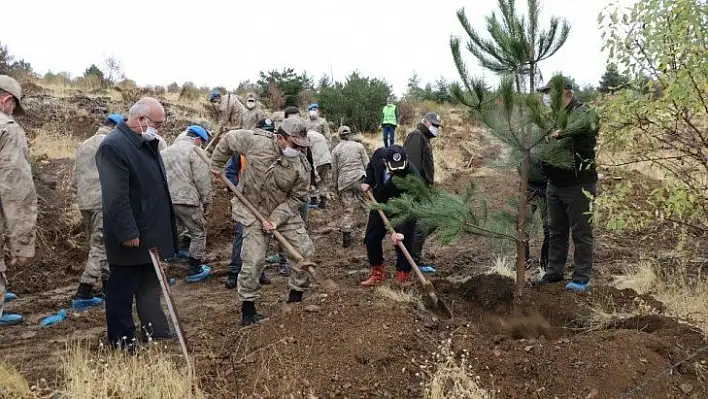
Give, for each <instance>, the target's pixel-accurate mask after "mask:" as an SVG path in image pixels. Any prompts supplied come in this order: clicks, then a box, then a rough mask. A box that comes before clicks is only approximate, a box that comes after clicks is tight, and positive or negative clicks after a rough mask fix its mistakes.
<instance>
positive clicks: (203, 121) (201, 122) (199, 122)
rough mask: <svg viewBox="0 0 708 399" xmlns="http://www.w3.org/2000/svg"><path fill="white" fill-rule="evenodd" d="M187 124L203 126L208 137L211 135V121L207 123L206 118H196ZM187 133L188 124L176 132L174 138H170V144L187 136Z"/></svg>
mask: <svg viewBox="0 0 708 399" xmlns="http://www.w3.org/2000/svg"><path fill="white" fill-rule="evenodd" d="M189 125H190V126H192V125H199V126H201V127H202V128H204V129H205V130H206V132H207V134H208V135H209V137H211V123H209V121H208V120H206V119H197V120H195V121H192V122H190V124H189ZM187 133H189V126H187V128H186V129H184V130H183V131H182V133H180V134H178V135H177V137H175V139H174V140H172V144H171V145H175V143H177V142H178V141H181V140H182V139H183V138H185V137H187ZM160 151H162V150H160Z"/></svg>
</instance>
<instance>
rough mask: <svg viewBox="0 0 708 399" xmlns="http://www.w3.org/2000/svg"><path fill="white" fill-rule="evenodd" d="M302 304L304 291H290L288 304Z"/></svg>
mask: <svg viewBox="0 0 708 399" xmlns="http://www.w3.org/2000/svg"><path fill="white" fill-rule="evenodd" d="M294 302H295V303H296V302H302V291H297V290H290V292H289V293H288V300H287V303H294Z"/></svg>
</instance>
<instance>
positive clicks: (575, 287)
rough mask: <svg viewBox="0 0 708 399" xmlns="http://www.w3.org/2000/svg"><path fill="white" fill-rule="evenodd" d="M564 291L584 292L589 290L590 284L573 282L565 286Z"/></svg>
mask: <svg viewBox="0 0 708 399" xmlns="http://www.w3.org/2000/svg"><path fill="white" fill-rule="evenodd" d="M565 289H566V290H569V291H575V292H585V291H587V290H589V289H590V282H589V281H588V282H587V283H576V282H574V281H572V282H570V283H568V284H566V285H565Z"/></svg>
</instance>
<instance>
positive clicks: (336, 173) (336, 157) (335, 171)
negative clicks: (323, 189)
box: [332, 147, 339, 192]
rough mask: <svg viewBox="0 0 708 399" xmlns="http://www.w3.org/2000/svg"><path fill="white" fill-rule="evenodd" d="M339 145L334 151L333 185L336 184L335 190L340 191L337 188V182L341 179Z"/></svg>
mask: <svg viewBox="0 0 708 399" xmlns="http://www.w3.org/2000/svg"><path fill="white" fill-rule="evenodd" d="M338 148H339V147H335V148H334V150H333V151H332V185H333V186H334V191H335V192H336V191H339V190H338V189H337V182H338V181H339V151H337V149H338Z"/></svg>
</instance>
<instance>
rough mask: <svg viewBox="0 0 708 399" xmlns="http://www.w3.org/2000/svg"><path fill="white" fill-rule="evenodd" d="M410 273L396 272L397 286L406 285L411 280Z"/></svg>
mask: <svg viewBox="0 0 708 399" xmlns="http://www.w3.org/2000/svg"><path fill="white" fill-rule="evenodd" d="M410 276H411V273H410V272H396V284H406V283H408V280H409V279H410Z"/></svg>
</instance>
